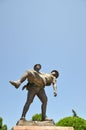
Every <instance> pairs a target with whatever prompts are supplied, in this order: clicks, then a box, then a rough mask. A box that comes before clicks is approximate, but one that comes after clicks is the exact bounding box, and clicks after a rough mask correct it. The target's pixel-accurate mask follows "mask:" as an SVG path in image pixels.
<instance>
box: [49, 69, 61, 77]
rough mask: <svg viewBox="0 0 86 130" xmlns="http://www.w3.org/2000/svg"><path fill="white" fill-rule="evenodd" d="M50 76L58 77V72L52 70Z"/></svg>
mask: <svg viewBox="0 0 86 130" xmlns="http://www.w3.org/2000/svg"><path fill="white" fill-rule="evenodd" d="M51 74H52V75H53V76H55V77H56V78H58V77H59V72H58V71H57V70H52V71H51Z"/></svg>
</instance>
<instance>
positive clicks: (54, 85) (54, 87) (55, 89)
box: [53, 79, 57, 97]
mask: <svg viewBox="0 0 86 130" xmlns="http://www.w3.org/2000/svg"><path fill="white" fill-rule="evenodd" d="M53 89H54V96H55V97H56V96H57V84H56V79H55V80H54V81H53Z"/></svg>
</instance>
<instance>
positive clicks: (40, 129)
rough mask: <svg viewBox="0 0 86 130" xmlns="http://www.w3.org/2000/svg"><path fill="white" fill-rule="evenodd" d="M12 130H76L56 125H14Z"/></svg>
mask: <svg viewBox="0 0 86 130" xmlns="http://www.w3.org/2000/svg"><path fill="white" fill-rule="evenodd" d="M12 130H74V129H73V127H56V126H14V127H13V128H12Z"/></svg>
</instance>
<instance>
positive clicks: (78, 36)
mask: <svg viewBox="0 0 86 130" xmlns="http://www.w3.org/2000/svg"><path fill="white" fill-rule="evenodd" d="M36 63H40V64H41V65H42V69H41V71H42V72H46V73H50V71H51V70H53V69H57V70H58V71H59V73H60V76H59V78H58V80H57V86H58V90H57V93H58V95H57V97H53V88H52V86H50V87H46V88H45V91H46V94H47V97H48V106H47V116H48V117H49V118H53V119H54V121H55V122H57V121H59V120H60V119H61V118H64V117H66V116H72V109H74V110H75V111H76V112H77V114H78V115H79V116H81V117H82V118H85V119H86V101H85V99H86V1H85V0H0V77H1V79H0V116H1V117H3V120H4V123H5V124H7V126H8V129H11V128H12V127H13V126H15V124H16V122H17V121H18V120H19V119H20V117H21V113H22V109H23V106H24V103H25V101H26V96H27V91H25V90H24V91H22V90H21V89H22V86H23V84H25V83H26V82H25V83H23V84H22V85H21V87H20V88H19V89H15V88H14V87H13V86H12V85H10V84H9V80H17V79H19V78H20V77H21V75H22V74H23V73H24V72H25V71H26V70H27V69H32V68H33V66H34V64H36ZM40 112H41V102H40V101H39V99H38V98H37V97H36V98H35V99H34V102H33V104H32V105H31V107H30V110H29V111H28V113H27V116H26V118H27V120H30V119H31V117H32V116H33V115H34V114H36V113H40Z"/></svg>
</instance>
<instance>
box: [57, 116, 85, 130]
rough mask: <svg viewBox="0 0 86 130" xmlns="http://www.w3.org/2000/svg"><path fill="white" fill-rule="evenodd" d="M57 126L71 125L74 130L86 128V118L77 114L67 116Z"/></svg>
mask: <svg viewBox="0 0 86 130" xmlns="http://www.w3.org/2000/svg"><path fill="white" fill-rule="evenodd" d="M56 126H71V127H73V128H74V130H86V120H85V119H83V118H81V117H77V116H73V117H65V118H63V119H61V120H60V121H59V122H57V123H56Z"/></svg>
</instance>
